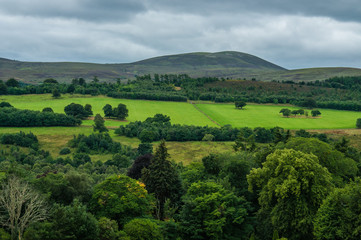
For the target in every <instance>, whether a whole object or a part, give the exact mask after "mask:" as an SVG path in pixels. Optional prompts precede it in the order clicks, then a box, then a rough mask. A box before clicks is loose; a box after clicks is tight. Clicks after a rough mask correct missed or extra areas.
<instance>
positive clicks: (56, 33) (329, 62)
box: [0, 0, 361, 69]
mask: <svg viewBox="0 0 361 240" xmlns="http://www.w3.org/2000/svg"><path fill="white" fill-rule="evenodd" d="M0 39H1V44H0V57H4V58H9V59H16V60H22V61H76V62H97V63H127V62H134V61H138V60H142V59H145V58H150V57H155V56H160V55H170V54H178V53H187V52H219V51H230V50H231V51H240V52H245V53H249V54H252V55H256V56H258V57H261V58H263V59H266V60H268V61H271V62H273V63H275V64H278V65H280V66H282V67H285V68H289V69H295V68H306V67H333V66H343V67H358V68H361V4H360V2H359V0H342V1H340V0H312V1H311V0H297V1H294V0H57V1H53V0H0Z"/></svg>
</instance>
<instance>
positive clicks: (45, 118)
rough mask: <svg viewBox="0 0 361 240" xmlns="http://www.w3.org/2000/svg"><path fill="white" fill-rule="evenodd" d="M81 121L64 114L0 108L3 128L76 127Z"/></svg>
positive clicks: (0, 124) (0, 123) (0, 121)
mask: <svg viewBox="0 0 361 240" xmlns="http://www.w3.org/2000/svg"><path fill="white" fill-rule="evenodd" d="M80 124H81V120H79V119H77V118H74V117H72V116H67V115H65V114H60V113H53V112H46V111H45V112H40V111H32V110H20V109H16V108H13V107H3V108H0V126H3V127H48V126H78V125H80Z"/></svg>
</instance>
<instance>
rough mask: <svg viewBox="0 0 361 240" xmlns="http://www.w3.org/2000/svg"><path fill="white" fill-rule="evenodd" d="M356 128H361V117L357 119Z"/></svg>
mask: <svg viewBox="0 0 361 240" xmlns="http://www.w3.org/2000/svg"><path fill="white" fill-rule="evenodd" d="M356 128H358V129H360V128H361V118H358V119H357V120H356Z"/></svg>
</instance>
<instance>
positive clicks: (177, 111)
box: [0, 94, 361, 164]
mask: <svg viewBox="0 0 361 240" xmlns="http://www.w3.org/2000/svg"><path fill="white" fill-rule="evenodd" d="M0 101H7V102H10V103H11V104H12V105H13V106H15V107H17V108H20V109H33V110H42V109H43V108H44V107H51V108H53V110H54V111H55V112H58V113H63V112H64V111H63V110H64V107H65V106H66V105H68V104H70V103H72V102H74V103H80V104H82V105H85V104H87V103H88V104H91V105H92V107H93V112H94V114H96V113H100V114H101V115H103V111H102V108H103V106H104V105H105V104H107V103H109V104H111V105H113V106H116V105H117V104H118V103H124V104H126V105H127V107H128V109H129V117H128V118H127V120H128V122H131V121H135V120H144V119H146V118H147V117H151V116H153V115H154V114H156V113H163V114H166V115H169V116H170V117H171V121H172V123H177V124H188V125H200V126H205V125H208V126H213V127H216V126H217V125H216V124H215V123H213V122H212V121H211V120H210V119H209V118H208V117H207V116H206V115H208V116H209V117H210V118H211V119H212V120H214V121H216V122H217V123H218V124H220V125H225V124H231V125H232V126H234V127H250V128H255V127H265V128H272V127H275V126H279V127H283V128H285V129H301V128H303V129H324V130H319V131H341V130H335V129H346V128H355V123H356V119H357V118H361V112H351V111H337V110H329V109H320V110H321V113H322V117H321V118H316V119H312V118H308V119H305V118H284V117H282V116H281V115H280V114H279V111H280V110H281V109H282V108H285V107H284V106H281V105H252V104H249V105H247V106H246V107H245V109H244V110H238V109H235V107H234V105H233V104H212V103H202V102H198V103H196V107H197V108H198V109H199V110H200V111H199V110H197V108H196V107H195V106H193V105H192V104H189V103H177V102H157V101H143V100H126V99H113V98H108V97H104V96H97V97H90V96H83V95H78V96H76V95H74V96H71V95H64V96H62V98H60V99H52V97H51V96H50V95H49V94H45V95H25V96H1V97H0ZM288 108H289V109H298V108H294V107H288ZM202 112H203V113H202ZM126 123H127V122H120V121H114V120H106V125H107V126H108V127H111V128H116V127H118V126H119V125H121V124H126ZM92 124H93V121H92V120H85V121H83V125H82V126H80V127H48V128H45V127H39V128H35V127H26V128H5V127H3V128H0V134H1V133H16V132H19V131H24V132H33V133H34V134H35V135H37V136H38V139H39V142H40V146H41V148H42V149H44V150H47V151H49V152H50V153H51V154H52V156H54V157H57V156H59V150H60V149H61V148H63V147H66V146H67V142H68V141H69V140H70V139H71V138H72V137H73V135H77V134H85V135H88V134H91V133H92V132H93V130H92V128H91V125H92ZM327 129H333V130H327ZM109 134H110V135H111V136H112V138H113V139H114V140H115V141H118V142H120V143H122V144H126V145H130V146H131V147H133V148H136V147H138V144H139V143H140V141H139V140H138V139H137V138H127V137H121V136H117V135H115V134H114V131H113V130H110V132H109ZM360 134H361V132H360V131H357V132H352V134H350V136H351V137H352V138H353V141H352V142H355V143H358V142H357V141H356V140H357V139H358V138H359V136H360ZM338 135H339V134H337V133H335V136H336V137H337V136H338ZM232 144H233V143H232V142H167V147H168V151H169V153H170V156H171V159H173V160H175V161H176V162H183V163H184V164H189V163H190V162H192V161H200V160H201V159H202V157H204V156H206V155H208V154H209V153H215V152H218V153H222V152H228V151H232ZM156 146H157V143H154V147H156ZM91 157H92V160H93V161H96V160H101V161H106V160H108V159H110V158H111V156H110V155H92V156H91Z"/></svg>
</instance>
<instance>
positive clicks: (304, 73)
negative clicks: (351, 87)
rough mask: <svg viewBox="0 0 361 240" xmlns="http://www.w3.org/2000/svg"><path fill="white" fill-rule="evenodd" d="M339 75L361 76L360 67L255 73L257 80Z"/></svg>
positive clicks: (322, 77)
mask: <svg viewBox="0 0 361 240" xmlns="http://www.w3.org/2000/svg"><path fill="white" fill-rule="evenodd" d="M340 76H361V69H359V68H342V67H339V68H337V67H334V68H306V69H295V70H289V71H279V72H272V73H265V74H259V75H255V76H254V77H255V78H256V79H257V80H261V81H272V80H276V81H294V82H302V81H305V82H307V81H316V80H320V81H322V80H325V79H328V78H331V77H340Z"/></svg>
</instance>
